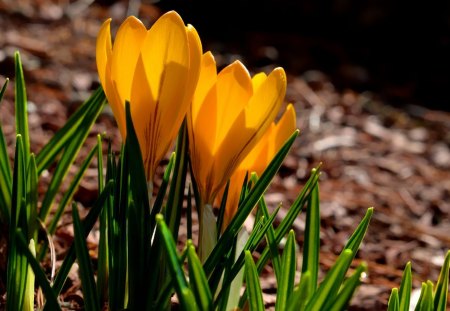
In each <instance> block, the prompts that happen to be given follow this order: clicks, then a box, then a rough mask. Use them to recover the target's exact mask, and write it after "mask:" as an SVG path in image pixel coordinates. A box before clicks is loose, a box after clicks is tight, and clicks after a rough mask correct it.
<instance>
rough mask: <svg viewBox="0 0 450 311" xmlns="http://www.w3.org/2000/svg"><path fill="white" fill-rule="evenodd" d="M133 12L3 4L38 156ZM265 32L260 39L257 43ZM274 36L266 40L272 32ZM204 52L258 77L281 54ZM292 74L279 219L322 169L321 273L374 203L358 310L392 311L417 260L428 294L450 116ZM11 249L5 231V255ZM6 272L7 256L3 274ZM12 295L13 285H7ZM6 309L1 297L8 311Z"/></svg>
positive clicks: (3, 46)
mask: <svg viewBox="0 0 450 311" xmlns="http://www.w3.org/2000/svg"><path fill="white" fill-rule="evenodd" d="M127 9H128V10H129V9H130V6H128V5H127V2H124V1H115V2H114V3H113V4H111V5H106V4H102V3H91V1H68V0H67V1H58V2H57V1H54V2H53V1H50V0H40V1H35V2H32V1H26V0H14V1H13V0H3V1H0V29H1V33H0V83H1V84H3V82H4V80H5V78H6V77H9V78H12V79H13V78H14V52H15V51H20V54H21V57H22V61H23V66H24V73H25V78H26V81H27V91H28V99H29V122H30V130H31V141H32V149H33V150H34V151H35V152H37V151H39V150H40V148H41V147H42V146H43V145H44V144H45V143H46V142H47V141H48V140H49V138H50V137H51V136H52V134H53V133H54V132H55V131H56V130H58V129H59V128H60V127H62V126H63V125H64V123H65V121H66V120H67V117H68V116H69V115H70V114H71V113H72V112H73V111H74V110H75V109H76V108H77V107H78V106H79V105H80V103H82V102H83V101H84V100H85V99H86V98H87V97H88V96H89V94H91V93H92V91H93V90H95V89H96V88H97V87H98V86H99V83H98V78H97V73H96V67H95V38H96V35H97V32H98V29H99V27H100V25H101V23H102V22H103V21H104V20H105V19H106V18H108V17H112V18H113V29H114V31H115V29H116V27H117V25H118V24H119V23H120V21H122V20H123V18H124V16H126V14H127ZM131 9H132V8H131ZM131 12H132V11H131ZM136 12H139V15H140V16H142V18H143V21H144V22H145V23H146V24H147V25H148V24H149V21H150V20H154V19H155V18H156V17H157V16H158V15H159V14H160V13H161V12H160V10H159V9H158V8H156V7H155V6H152V5H149V4H145V3H144V2H143V3H140V7H139V11H136ZM187 22H189V21H187ZM194 26H195V25H194ZM200 35H201V34H200ZM260 36H261V34H258V36H255V37H254V38H256V39H255V42H258V40H260V39H257V38H260ZM267 38H269V39H267ZM267 38H266V39H265V40H264V41H265V42H267V40H270V38H271V37H270V36H269V37H267ZM278 39H279V38H278ZM291 39H292V38H291V37H288V38H287V40H291ZM218 44H219V45H218ZM255 44H256V43H255ZM204 45H205V50H206V49H212V50H213V52H217V54H216V55H217V59H218V62H219V65H225V64H227V63H229V62H230V61H232V60H233V59H236V58H240V59H244V61H245V57H248V58H249V59H253V60H254V59H255V58H258V59H261V60H263V61H262V62H260V63H258V62H252V64H254V67H251V68H249V70H250V71H252V72H255V71H268V70H270V69H271V68H272V67H273V66H275V65H277V63H276V59H275V60H274V59H273V58H272V56H273V53H274V52H275V53H276V52H277V51H276V50H275V51H273V50H270V49H267V48H259V49H254V54H252V55H239V54H234V53H232V52H231V51H227V49H226V46H223V45H220V42H219V43H217V42H204ZM218 46H219V47H220V48H219V49H217V51H216V50H215V48H217V47H218ZM258 53H259V54H258ZM261 53H262V54H261ZM258 64H259V65H258ZM257 65H258V66H257ZM286 71H287V74H288V94H287V98H286V102H292V103H293V104H294V106H295V108H296V111H297V116H298V120H297V121H298V123H297V124H298V128H299V129H300V130H301V134H300V136H299V138H298V139H297V141H296V143H295V145H294V148H293V149H292V150H291V152H290V154H289V156H288V157H287V159H286V161H285V162H284V164H283V166H282V168H281V170H280V172H279V175H278V176H277V177H276V179H275V181H274V183H273V184H272V186H271V188H270V190H269V193H268V194H267V201H268V204H269V206H270V207H274V206H276V205H277V204H278V203H279V202H280V201H281V202H283V206H284V207H283V209H282V210H281V211H280V213H279V214H278V220H277V221H279V220H280V219H282V218H283V215H285V213H286V210H287V208H288V207H289V206H290V203H292V202H293V201H294V199H295V197H296V196H297V194H298V193H299V191H300V190H301V188H302V186H303V185H304V183H305V181H306V180H307V178H308V176H309V174H310V171H311V169H313V168H314V167H316V166H318V165H319V164H321V171H322V175H321V179H320V201H321V217H322V222H321V224H322V228H321V244H322V245H321V256H320V263H321V273H323V272H326V271H327V270H328V269H329V268H330V266H331V265H332V264H333V262H334V260H335V259H336V257H337V255H338V254H339V252H340V250H341V248H342V247H343V245H344V244H345V242H346V239H347V238H348V237H349V236H350V234H351V233H352V232H353V230H354V229H355V227H356V226H357V224H358V223H359V221H360V220H361V219H362V217H363V216H364V214H365V212H366V211H367V208H369V207H371V206H373V207H374V208H375V212H374V215H373V218H372V221H371V224H370V227H369V231H368V233H367V235H366V237H365V240H364V243H363V245H362V247H361V249H360V251H359V252H358V254H357V259H356V260H355V265H354V266H353V267H355V266H356V265H357V264H358V263H360V262H362V261H364V262H366V263H367V265H368V272H367V275H366V277H365V278H364V279H363V282H362V285H361V287H360V288H359V290H358V292H357V294H356V296H355V297H354V299H353V300H352V304H351V306H350V307H349V309H351V310H383V309H385V308H386V304H387V300H388V297H389V293H390V289H391V288H392V287H398V286H399V284H400V278H401V273H402V270H403V268H404V266H405V264H406V263H407V262H408V261H411V262H412V270H413V275H414V282H413V286H414V288H420V285H421V282H423V281H426V280H428V279H429V280H432V281H433V282H435V281H436V280H437V277H438V273H439V269H440V266H441V265H442V263H443V259H444V256H445V253H446V252H447V250H448V249H450V237H449V234H448V233H449V230H450V217H449V212H450V149H449V145H450V113H449V112H445V111H439V110H430V109H427V108H426V106H425V105H410V106H407V107H402V108H399V107H394V106H392V105H389V103H386V102H385V101H383V100H381V99H380V97H379V96H378V94H377V93H374V92H369V91H364V90H361V89H358V90H355V89H352V88H345V89H342V88H339V89H338V88H337V87H336V81H333V80H332V79H330V77H329V76H328V75H327V73H326V72H322V71H319V70H308V71H305V72H303V73H301V74H298V73H292V72H290V70H289V68H286ZM400 91H402V90H400ZM12 93H13V85H12V84H11V85H10V86H9V88H8V90H7V93H6V96H5V99H4V101H3V102H2V104H1V106H0V121H1V124H2V128H3V131H4V133H5V136H6V139H7V143H8V146H9V148H10V150H9V151H10V153H11V155H12V150H13V146H14V139H15V138H14V136H15V135H14V131H15V130H14V111H13V110H14V108H13V107H14V106H13V103H14V101H13V96H12ZM447 102H448V98H447ZM98 133H107V134H108V135H109V136H110V137H112V139H113V142H114V144H115V147H116V148H118V146H119V144H120V136H119V133H118V131H117V128H116V126H115V124H114V119H113V117H112V114H111V112H110V111H109V109H105V111H104V113H102V115H101V116H100V118H99V120H98V122H97V123H96V124H95V126H94V128H93V130H92V134H91V135H90V137H89V139H88V142H87V146H86V148H83V150H82V152H81V154H80V157H81V158H82V157H83V155H85V154H86V152H87V150H88V149H89V146H92V144H94V143H95V137H96V135H97V134H98ZM74 171H76V168H74ZM95 175H96V171H95V168H92V169H91V170H90V171H88V176H87V178H86V180H84V181H83V182H82V185H81V188H80V190H79V192H78V194H77V196H76V200H77V201H78V202H80V204H81V205H82V206H84V207H86V209H87V208H89V206H90V204H92V201H93V200H94V199H95V195H96V183H95V181H94V179H93V176H95ZM44 179H45V176H44ZM44 182H45V181H44ZM42 191H44V189H42ZM304 226H305V223H304V216H303V215H301V216H300V217H299V218H298V219H297V220H296V222H295V223H294V230H295V232H296V234H297V240H298V245H299V247H300V249H301V247H302V243H303V242H302V240H303V232H304ZM72 235H73V231H72V229H71V225H70V217H69V215H67V217H63V221H62V222H61V224H60V227H59V228H58V231H57V234H56V237H55V243H56V246H57V253H58V260H62V258H63V254H64V251H65V250H66V249H67V247H68V245H69V243H70V241H71V238H72ZM96 240H97V239H96V235H95V234H94V235H92V236H91V237H90V240H89V242H90V244H89V245H90V247H91V248H92V255H93V257H94V258H95V256H96V255H95V250H96ZM4 252H5V236H4V235H2V237H1V240H0V253H1V254H4ZM0 257H1V256H0ZM3 258H4V257H3ZM4 265H5V262H4V261H0V267H2V269H4ZM3 272H4V271H3ZM270 272H271V271H270V268H268V269H267V270H266V271H265V272H264V274H263V275H262V287H263V290H264V298H265V301H266V305H267V309H272V308H273V306H274V299H275V292H276V284H275V280H274V276H273V274H272V273H270ZM2 282H3V281H2ZM3 294H4V284H3V283H1V282H0V295H3ZM63 298H64V299H65V300H67V301H72V302H78V303H79V304H82V302H80V291H79V281H78V277H77V275H76V273H74V274H72V275H71V276H70V279H69V283H68V286H67V287H66V291H65V293H64V294H63ZM2 303H3V302H2V299H1V297H0V309H1V306H2Z"/></svg>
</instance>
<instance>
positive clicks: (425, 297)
mask: <svg viewBox="0 0 450 311" xmlns="http://www.w3.org/2000/svg"><path fill="white" fill-rule="evenodd" d="M433 305H434V303H433V283H432V282H431V281H427V282H426V283H422V291H421V293H420V297H419V301H418V302H417V306H416V308H415V310H417V311H433V307H434V306H433Z"/></svg>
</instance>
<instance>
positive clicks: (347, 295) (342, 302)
mask: <svg viewBox="0 0 450 311" xmlns="http://www.w3.org/2000/svg"><path fill="white" fill-rule="evenodd" d="M366 270H367V265H366V264H365V263H362V264H360V265H359V266H358V268H356V271H355V272H354V273H353V275H352V276H351V277H350V278H348V279H347V280H346V281H345V282H344V284H343V286H342V288H341V289H340V291H339V294H338V295H337V297H336V300H335V301H334V303H333V305H332V307H331V309H330V310H331V311H339V310H346V309H347V306H348V304H349V302H350V300H351V299H352V297H353V295H354V293H355V291H356V288H357V287H358V286H359V285H360V284H361V278H362V275H363V273H365V271H366Z"/></svg>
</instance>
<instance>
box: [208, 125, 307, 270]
mask: <svg viewBox="0 0 450 311" xmlns="http://www.w3.org/2000/svg"><path fill="white" fill-rule="evenodd" d="M298 133H299V132H298V130H297V131H295V132H294V133H293V134H292V135H291V137H290V138H289V139H288V140H287V141H286V143H285V144H284V146H283V147H282V148H281V149H280V150H279V151H278V153H277V155H276V156H275V157H274V159H273V160H272V161H271V162H270V164H269V166H268V167H267V169H266V170H265V171H264V173H263V174H262V175H261V178H260V179H259V180H258V182H257V183H256V185H255V186H254V187H253V189H252V190H251V191H250V193H249V194H248V195H247V196H246V198H245V199H244V200H243V202H242V204H240V205H239V208H238V211H237V213H236V215H235V216H234V218H233V219H232V220H231V222H230V224H229V225H228V227H227V228H226V229H225V231H224V232H223V234H222V236H221V237H220V239H219V241H218V242H217V244H216V246H215V247H214V249H213V250H212V252H211V254H210V255H209V257H208V258H207V260H206V262H205V263H204V265H203V267H204V269H205V273H206V275H208V276H209V275H210V274H211V273H212V271H213V269H214V267H216V266H217V264H218V263H219V261H220V259H221V257H222V254H224V253H225V252H226V251H225V250H226V249H227V248H228V247H229V245H230V243H231V241H232V240H233V239H234V238H235V237H236V235H237V234H238V232H239V230H240V228H241V226H242V225H243V224H244V221H245V219H247V216H248V215H249V214H250V212H251V211H252V209H253V207H254V206H255V205H256V203H257V202H258V201H259V200H260V199H261V196H262V195H263V194H264V192H265V191H266V189H267V187H268V186H269V184H270V182H271V181H272V179H273V177H274V176H275V174H276V173H277V172H278V169H279V168H280V166H281V164H282V162H283V160H284V158H285V157H286V155H287V154H288V152H289V150H290V148H291V147H292V144H293V143H294V141H295V139H296V138H297V136H298Z"/></svg>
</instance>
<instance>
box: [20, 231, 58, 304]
mask: <svg viewBox="0 0 450 311" xmlns="http://www.w3.org/2000/svg"><path fill="white" fill-rule="evenodd" d="M16 241H17V245H18V247H19V248H20V250H21V252H23V253H24V255H25V256H26V258H27V260H28V262H29V264H30V266H31V268H32V269H33V272H34V275H35V279H36V282H37V284H38V285H39V286H40V287H41V288H42V292H43V293H44V296H45V299H46V306H47V308H48V310H55V311H57V310H61V307H60V306H59V304H58V299H57V295H56V293H55V292H54V291H53V289H52V288H51V286H50V283H49V281H48V279H47V276H46V275H45V272H44V271H43V270H42V268H41V265H40V263H39V262H38V261H37V260H36V258H35V257H34V255H33V254H32V253H31V251H30V249H29V247H28V245H27V242H26V240H25V236H24V234H23V232H22V231H21V230H20V229H18V230H17V231H16Z"/></svg>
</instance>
